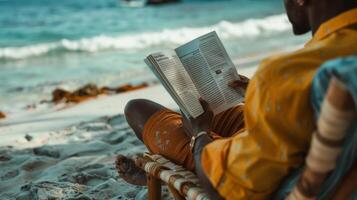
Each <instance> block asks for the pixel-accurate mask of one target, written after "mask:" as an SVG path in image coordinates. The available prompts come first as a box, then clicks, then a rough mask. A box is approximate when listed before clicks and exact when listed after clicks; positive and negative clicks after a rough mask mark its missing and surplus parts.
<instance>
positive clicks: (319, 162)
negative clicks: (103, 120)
mask: <svg viewBox="0 0 357 200" xmlns="http://www.w3.org/2000/svg"><path fill="white" fill-rule="evenodd" d="M355 114H356V110H355V107H354V102H353V99H352V97H351V95H350V94H349V92H348V91H347V89H346V88H345V86H344V85H343V83H341V82H340V81H339V80H338V79H337V78H332V79H331V81H330V85H329V88H328V92H327V95H326V97H325V99H324V102H323V105H322V107H321V115H320V117H319V120H318V123H317V130H316V131H315V132H314V133H313V137H312V141H311V147H310V150H309V153H308V155H307V157H306V164H305V167H304V170H303V173H302V176H301V177H300V179H299V181H298V183H297V185H296V186H295V188H294V189H293V191H292V192H291V193H290V194H289V195H288V197H287V199H288V200H295V199H296V200H300V199H301V200H310V199H316V197H317V195H318V194H319V191H320V186H321V184H322V183H323V182H324V181H325V180H326V178H327V177H328V175H329V173H330V172H331V171H333V170H334V168H335V166H336V160H337V157H338V156H339V154H340V152H341V148H342V141H343V139H344V136H345V133H346V132H347V131H346V130H347V128H348V127H349V125H350V124H351V122H352V120H353V119H355V118H354V117H355ZM140 159H141V162H140V164H139V167H140V168H142V169H143V170H145V171H146V172H147V175H148V176H147V177H148V182H147V184H148V190H149V192H148V199H149V200H159V199H161V185H162V183H164V184H167V186H168V187H169V189H170V191H171V192H172V194H173V196H174V198H175V199H176V200H181V199H189V200H203V199H209V198H208V196H207V194H206V193H205V192H204V190H203V189H202V188H201V187H200V184H199V180H198V178H197V177H196V175H195V174H193V173H192V172H191V171H187V170H186V169H184V168H183V167H181V166H177V165H175V164H174V163H172V162H170V161H168V160H167V159H165V158H164V157H162V156H160V155H151V154H148V153H146V154H144V155H143V156H142V157H141V158H140ZM354 174H355V173H354ZM355 180H356V179H355ZM355 182H356V181H355ZM354 189H355V188H354ZM352 192H353V188H352V191H346V190H345V191H344V193H345V194H344V195H346V196H347V195H350V194H352ZM337 193H338V191H337ZM348 193H349V194H348Z"/></svg>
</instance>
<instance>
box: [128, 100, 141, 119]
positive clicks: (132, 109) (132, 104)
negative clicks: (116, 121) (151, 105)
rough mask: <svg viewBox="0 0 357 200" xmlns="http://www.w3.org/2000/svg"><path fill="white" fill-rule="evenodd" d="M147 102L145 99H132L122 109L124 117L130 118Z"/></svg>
mask: <svg viewBox="0 0 357 200" xmlns="http://www.w3.org/2000/svg"><path fill="white" fill-rule="evenodd" d="M146 101H147V100H145V99H133V100H130V101H129V102H128V103H127V104H126V105H125V109H124V114H125V116H127V117H128V116H130V115H131V114H132V113H136V112H137V111H138V108H140V107H142V104H145V103H144V102H146Z"/></svg>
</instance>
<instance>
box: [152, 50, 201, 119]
mask: <svg viewBox="0 0 357 200" xmlns="http://www.w3.org/2000/svg"><path fill="white" fill-rule="evenodd" d="M146 62H147V63H148V62H149V63H148V65H149V67H150V68H151V69H152V71H153V72H154V74H155V75H156V76H157V77H158V79H159V80H160V81H161V83H162V84H163V85H164V87H165V88H166V90H167V91H168V92H169V93H170V95H171V96H172V98H173V99H174V100H175V102H176V103H177V104H178V105H179V107H180V109H181V110H182V111H183V112H184V114H185V115H187V116H191V117H193V118H196V117H198V116H199V115H201V114H202V113H203V108H202V106H201V104H200V102H199V93H198V91H197V89H196V87H195V85H194V84H193V82H192V80H191V78H190V76H189V75H188V73H187V72H186V70H185V68H184V67H183V65H182V63H181V62H180V60H179V59H178V57H177V55H176V53H175V51H169V50H168V51H164V52H160V53H154V54H151V55H150V56H149V57H148V58H147V60H146Z"/></svg>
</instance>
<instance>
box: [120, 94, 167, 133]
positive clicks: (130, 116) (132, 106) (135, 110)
mask: <svg viewBox="0 0 357 200" xmlns="http://www.w3.org/2000/svg"><path fill="white" fill-rule="evenodd" d="M163 108H164V107H163V106H161V105H160V104H157V103H155V102H152V101H150V100H146V99H133V100H131V101H129V102H128V103H127V104H126V106H125V109H124V114H125V117H126V120H127V122H128V124H129V125H130V126H131V128H132V129H133V130H134V132H135V134H136V135H137V136H138V138H139V139H141V134H142V131H143V128H144V125H145V123H146V122H147V120H149V118H150V117H151V116H152V115H153V114H155V113H156V112H157V111H159V110H160V109H163Z"/></svg>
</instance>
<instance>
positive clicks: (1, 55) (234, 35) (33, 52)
mask: <svg viewBox="0 0 357 200" xmlns="http://www.w3.org/2000/svg"><path fill="white" fill-rule="evenodd" d="M289 29H290V23H289V21H288V19H287V17H286V15H285V14H281V15H273V16H269V17H266V18H260V19H248V20H245V21H242V22H237V23H232V22H228V21H221V22H219V23H217V24H215V25H212V26H207V27H195V28H192V27H190V28H188V27H187V28H186V27H183V28H177V29H164V30H162V31H158V32H145V33H138V34H131V35H121V36H116V37H112V36H105V35H99V36H95V37H92V38H82V39H79V40H68V39H62V40H60V41H57V42H51V43H42V44H35V45H29V46H23V47H5V48H0V60H17V59H24V58H30V57H34V56H40V55H45V54H49V53H53V52H98V51H103V50H111V49H115V50H136V49H143V48H148V47H152V46H159V45H171V44H182V43H185V42H188V41H189V40H192V39H193V38H195V37H198V36H200V35H203V34H205V33H207V32H210V31H212V30H215V31H217V33H218V35H219V36H220V38H222V39H238V38H246V37H259V36H261V35H266V34H271V33H277V32H283V31H287V30H289Z"/></svg>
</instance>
